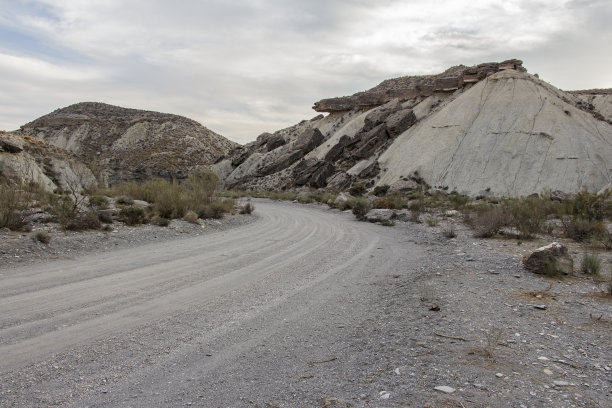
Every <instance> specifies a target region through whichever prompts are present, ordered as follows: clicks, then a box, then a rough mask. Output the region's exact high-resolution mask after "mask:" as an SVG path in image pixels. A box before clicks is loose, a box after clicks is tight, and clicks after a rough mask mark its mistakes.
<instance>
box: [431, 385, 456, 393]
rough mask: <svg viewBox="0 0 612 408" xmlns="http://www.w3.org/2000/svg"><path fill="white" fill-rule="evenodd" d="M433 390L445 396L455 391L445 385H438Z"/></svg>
mask: <svg viewBox="0 0 612 408" xmlns="http://www.w3.org/2000/svg"><path fill="white" fill-rule="evenodd" d="M434 390H436V391H440V392H443V393H445V394H452V393H453V392H455V389H454V388H453V387H449V386H447V385H438V386H437V387H435V388H434Z"/></svg>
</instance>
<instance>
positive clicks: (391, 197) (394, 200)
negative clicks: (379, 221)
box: [372, 192, 408, 210]
mask: <svg viewBox="0 0 612 408" xmlns="http://www.w3.org/2000/svg"><path fill="white" fill-rule="evenodd" d="M407 205H408V201H407V200H406V199H405V198H404V197H402V195H401V194H400V193H398V192H393V193H390V194H388V195H386V196H385V197H382V198H378V199H377V200H376V201H374V203H373V204H372V207H373V208H389V209H392V210H401V209H402V208H404V207H406V206H407Z"/></svg>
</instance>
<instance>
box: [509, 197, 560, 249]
mask: <svg viewBox="0 0 612 408" xmlns="http://www.w3.org/2000/svg"><path fill="white" fill-rule="evenodd" d="M502 206H503V207H504V208H505V211H506V213H507V215H508V224H509V226H512V227H514V228H516V230H518V238H519V239H531V238H533V237H534V236H535V235H536V234H538V233H540V232H543V231H544V227H545V225H546V220H547V217H548V214H550V213H552V211H551V201H550V199H549V198H547V197H526V198H521V199H513V200H508V201H506V202H505V203H504V204H503V205H502Z"/></svg>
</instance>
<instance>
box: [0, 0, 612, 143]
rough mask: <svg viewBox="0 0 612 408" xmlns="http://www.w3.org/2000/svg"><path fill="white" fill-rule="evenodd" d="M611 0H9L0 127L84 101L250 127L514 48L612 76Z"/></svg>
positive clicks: (238, 137) (239, 133) (559, 66)
mask: <svg viewBox="0 0 612 408" xmlns="http://www.w3.org/2000/svg"><path fill="white" fill-rule="evenodd" d="M611 22H612V1H610V0H591V1H589V0H529V1H527V0H504V1H483V0H469V1H462V0H461V1H460V0H439V1H435V2H434V1H421V0H397V1H396V0H308V1H306V0H236V1H227V0H176V1H173V2H170V1H167V0H21V1H19V0H0V129H5V130H12V129H16V128H18V127H19V126H20V125H22V124H24V123H26V122H28V121H30V120H33V119H35V118H37V117H39V116H42V115H44V114H46V113H49V112H51V111H53V110H54V109H57V108H60V107H64V106H67V105H70V104H73V103H76V102H82V101H96V102H106V103H110V104H114V105H120V106H125V107H130V108H139V109H147V110H155V111H161V112H168V113H175V114H179V115H183V116H187V117H190V118H192V119H195V120H198V121H199V122H201V123H202V124H204V125H205V126H207V127H208V128H210V129H212V130H214V131H216V132H218V133H221V134H222V135H224V136H226V137H228V138H230V139H232V140H235V141H238V142H247V141H250V140H253V139H254V138H255V137H256V136H257V135H258V134H260V133H261V132H264V131H274V130H278V129H280V128H282V127H285V126H288V125H291V124H294V123H296V122H299V121H300V120H302V119H307V118H311V117H312V116H314V115H316V112H314V111H313V110H312V109H311V106H312V104H313V102H315V101H317V100H319V99H322V98H326V97H333V96H342V95H350V94H353V93H355V92H357V91H361V90H365V89H368V88H371V87H373V86H375V85H377V84H378V83H379V82H381V81H382V80H384V79H387V78H391V77H397V76H402V75H410V74H427V73H438V72H441V71H442V70H444V69H446V68H448V67H450V66H452V65H458V64H464V65H474V64H478V63H481V62H488V61H501V60H504V59H509V58H520V59H523V60H524V64H525V66H526V67H527V68H528V69H529V72H531V73H539V74H540V78H542V79H544V80H546V81H548V82H550V83H552V84H553V85H555V86H557V87H559V88H562V89H585V88H612V52H610V51H611V44H612V24H611Z"/></svg>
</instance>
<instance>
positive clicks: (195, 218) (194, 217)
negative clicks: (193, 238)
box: [183, 211, 200, 224]
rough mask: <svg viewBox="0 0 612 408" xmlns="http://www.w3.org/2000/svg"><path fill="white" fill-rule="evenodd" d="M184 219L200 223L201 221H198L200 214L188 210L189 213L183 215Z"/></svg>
mask: <svg viewBox="0 0 612 408" xmlns="http://www.w3.org/2000/svg"><path fill="white" fill-rule="evenodd" d="M183 220H184V221H187V222H189V223H191V224H199V223H200V222H199V221H198V214H196V213H194V212H193V211H188V212H187V214H185V216H184V217H183Z"/></svg>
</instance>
